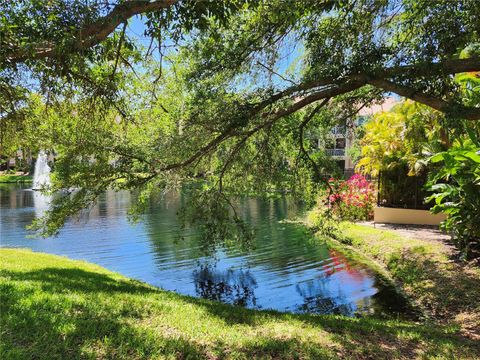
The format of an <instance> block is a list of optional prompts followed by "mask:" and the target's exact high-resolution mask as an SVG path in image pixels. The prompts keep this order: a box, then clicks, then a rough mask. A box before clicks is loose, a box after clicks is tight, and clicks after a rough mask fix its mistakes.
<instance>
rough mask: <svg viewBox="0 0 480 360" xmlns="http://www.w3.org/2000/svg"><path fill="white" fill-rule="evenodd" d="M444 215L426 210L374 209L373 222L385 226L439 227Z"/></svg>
mask: <svg viewBox="0 0 480 360" xmlns="http://www.w3.org/2000/svg"><path fill="white" fill-rule="evenodd" d="M443 220H445V214H432V213H431V212H430V211H428V210H413V209H397V208H385V207H376V208H375V209H374V213H373V221H375V222H377V223H387V224H412V225H439V224H440V222H442V221H443Z"/></svg>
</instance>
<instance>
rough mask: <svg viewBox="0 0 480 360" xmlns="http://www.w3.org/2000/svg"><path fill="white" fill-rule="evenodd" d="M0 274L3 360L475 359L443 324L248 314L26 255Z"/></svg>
mask: <svg viewBox="0 0 480 360" xmlns="http://www.w3.org/2000/svg"><path fill="white" fill-rule="evenodd" d="M0 269H1V278H0V286H1V301H0V304H1V309H0V310H1V337H0V339H1V340H0V341H1V345H0V351H1V352H0V358H2V359H16V358H18V359H25V358H40V359H54V358H58V359H60V358H62V359H65V358H84V357H85V358H112V359H113V358H115V359H120V358H125V359H127V358H128V359H135V358H159V357H166V358H192V359H195V358H235V359H237V358H238V359H243V358H252V357H256V358H315V359H318V358H341V357H345V356H354V357H368V356H373V355H375V356H377V357H382V356H383V357H392V356H408V357H412V356H419V355H420V354H424V355H427V356H428V355H430V356H432V357H433V356H440V357H452V356H454V357H456V358H462V357H464V358H467V357H472V356H474V355H475V354H476V355H480V349H479V348H478V343H477V344H476V343H475V342H473V341H471V340H468V339H464V338H461V337H459V336H458V335H457V334H455V329H453V328H451V327H438V326H429V325H428V324H423V325H420V324H415V323H409V322H401V321H396V320H378V319H372V318H363V319H354V318H346V317H342V316H313V315H312V316H309V315H291V314H281V313H276V312H267V311H254V310H248V309H243V308H240V307H234V306H230V305H225V304H220V303H215V302H211V301H207V300H202V299H195V298H190V297H185V296H181V295H177V294H175V293H171V292H165V291H162V290H159V289H156V288H154V287H151V286H148V285H146V284H143V283H139V282H137V281H134V280H130V279H127V278H124V277H122V276H120V275H118V274H115V273H112V272H110V271H107V270H105V269H103V268H101V267H99V266H96V265H93V264H88V263H85V262H79V261H72V260H68V259H66V258H62V257H58V256H54V255H47V254H41V253H33V252H31V251H29V250H17V249H0Z"/></svg>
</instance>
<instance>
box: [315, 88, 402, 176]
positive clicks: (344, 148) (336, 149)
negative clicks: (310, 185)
mask: <svg viewBox="0 0 480 360" xmlns="http://www.w3.org/2000/svg"><path fill="white" fill-rule="evenodd" d="M397 103H398V99H397V98H394V97H386V98H385V100H384V102H383V103H381V104H375V105H372V106H370V107H368V108H363V109H361V110H360V111H359V112H358V115H357V117H356V119H355V120H354V121H353V122H352V124H353V127H347V126H345V125H337V126H335V127H334V128H333V129H332V130H331V131H330V133H329V139H328V140H327V141H326V143H325V144H322V143H321V141H320V140H319V144H318V147H319V148H324V149H325V153H326V154H327V155H329V156H331V157H332V158H333V159H334V160H335V161H336V162H337V164H338V166H339V167H340V168H341V169H342V170H343V173H344V174H345V176H346V177H349V176H350V175H352V174H353V173H354V169H355V164H354V162H353V160H352V158H351V157H350V156H349V151H348V150H349V149H350V148H351V146H352V144H353V142H354V140H355V138H354V136H355V131H354V130H355V128H356V127H357V126H361V125H363V124H364V123H365V122H366V121H368V119H369V118H371V117H372V116H373V115H374V114H376V113H379V112H382V111H389V110H390V109H392V107H393V106H394V105H396V104H397Z"/></svg>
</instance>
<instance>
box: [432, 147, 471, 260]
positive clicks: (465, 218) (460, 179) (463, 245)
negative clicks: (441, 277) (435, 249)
mask: <svg viewBox="0 0 480 360" xmlns="http://www.w3.org/2000/svg"><path fill="white" fill-rule="evenodd" d="M430 162H431V163H433V164H436V165H441V166H440V167H439V169H438V171H435V172H432V173H431V177H430V181H429V183H428V186H429V188H430V190H432V191H434V192H435V193H434V194H433V195H432V196H430V197H429V198H428V201H434V203H435V205H434V206H433V208H432V212H434V213H440V212H442V213H444V214H446V215H447V218H446V220H445V221H444V222H443V223H442V227H443V228H444V229H445V230H446V231H448V232H449V233H451V234H452V235H453V239H454V241H455V243H456V245H457V246H458V247H459V248H460V250H461V251H462V253H463V255H464V257H465V258H468V257H472V256H474V255H476V256H478V255H480V216H479V214H480V143H478V142H477V143H474V142H473V141H471V140H467V141H455V143H454V144H453V146H452V147H451V148H450V149H448V150H447V151H445V152H441V153H438V154H435V155H434V156H432V157H431V158H430Z"/></svg>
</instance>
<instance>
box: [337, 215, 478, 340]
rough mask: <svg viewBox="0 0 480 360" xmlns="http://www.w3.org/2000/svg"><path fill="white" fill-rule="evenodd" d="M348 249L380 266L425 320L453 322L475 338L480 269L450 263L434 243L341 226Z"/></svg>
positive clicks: (446, 251) (445, 249)
mask: <svg viewBox="0 0 480 360" xmlns="http://www.w3.org/2000/svg"><path fill="white" fill-rule="evenodd" d="M342 232H343V234H344V235H345V236H346V239H347V241H348V242H349V243H351V245H352V247H353V248H355V249H357V250H359V251H360V252H361V253H363V254H366V255H367V256H370V257H372V258H373V259H375V260H377V262H379V263H380V264H383V265H384V267H385V268H386V269H387V271H388V273H389V274H390V275H391V276H392V277H393V279H394V280H396V281H397V282H398V283H399V284H400V285H401V286H402V288H403V289H404V291H405V292H406V294H407V295H408V296H409V297H410V298H411V299H413V301H414V302H415V303H416V304H417V306H419V307H422V308H423V310H424V312H425V313H426V314H427V315H430V316H431V317H432V318H434V319H437V320H441V321H443V322H447V323H455V324H458V325H459V326H461V327H462V329H463V331H465V332H466V333H469V334H471V335H473V336H476V337H478V338H480V269H479V268H475V267H464V266H461V265H460V264H458V263H455V262H454V261H452V260H450V259H449V254H450V250H449V249H448V247H447V246H446V245H445V244H443V243H441V242H439V241H432V240H422V239H414V238H407V237H403V236H400V235H398V234H396V233H394V232H392V231H388V230H379V229H375V228H372V227H368V226H362V225H358V224H351V223H344V224H342Z"/></svg>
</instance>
